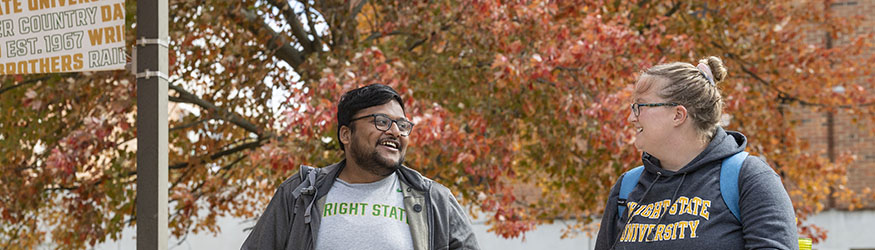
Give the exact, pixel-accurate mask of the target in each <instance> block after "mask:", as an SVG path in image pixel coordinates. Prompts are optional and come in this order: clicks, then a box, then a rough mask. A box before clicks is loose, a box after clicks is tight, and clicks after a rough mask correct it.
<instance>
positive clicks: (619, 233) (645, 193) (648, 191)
mask: <svg viewBox="0 0 875 250" xmlns="http://www.w3.org/2000/svg"><path fill="white" fill-rule="evenodd" d="M684 176H686V174H684ZM659 177H662V172H656V178H654V179H653V182H651V183H650V185H649V186H647V189H645V190H644V195H642V196H641V199H638V202H636V203H635V204H637V205H640V204H641V201H643V200H644V197H647V194H648V193H650V189H651V188H653V185H654V184H656V182H657V181H659ZM675 194H677V190H675ZM628 209H629V214H632V210H633V209H632V208H628ZM621 216H622V215H621ZM631 221H632V216H631V215H630V216H628V217H627V218H626V223H625V224H623V230H620V232H618V233H617V239H616V240H614V244H612V245H611V249H614V247H616V246H617V243H618V242H620V236H621V235H623V231H626V227H627V226H629V222H631Z"/></svg>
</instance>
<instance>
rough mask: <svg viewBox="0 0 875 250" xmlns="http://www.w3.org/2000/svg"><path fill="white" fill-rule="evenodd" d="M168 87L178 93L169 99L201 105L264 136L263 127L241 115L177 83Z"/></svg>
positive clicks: (223, 118) (247, 129) (224, 118)
mask: <svg viewBox="0 0 875 250" xmlns="http://www.w3.org/2000/svg"><path fill="white" fill-rule="evenodd" d="M169 87H170V89H173V90H174V91H176V93H178V94H179V96H178V97H170V100H172V101H174V102H180V103H191V104H194V105H197V106H199V107H201V108H203V109H205V110H207V111H209V112H213V113H214V114H216V116H218V117H221V118H222V120H226V121H229V122H231V123H233V124H235V125H237V126H240V127H241V128H243V129H245V130H246V131H249V132H252V133H255V134H257V135H258V136H259V137H263V136H265V135H264V130H263V129H261V128H258V127H257V126H255V124H252V123H251V122H249V121H247V120H246V119H243V118H242V117H240V116H238V115H237V114H236V113H233V112H228V111H226V110H224V109H221V108H219V107H217V106H216V105H214V104H212V103H209V102H207V101H204V100H203V99H201V98H199V97H197V96H195V95H194V94H191V93H189V92H188V91H186V90H185V89H183V88H182V87H179V86H177V85H174V84H170V85H169ZM268 134H270V133H268ZM267 136H272V135H267Z"/></svg>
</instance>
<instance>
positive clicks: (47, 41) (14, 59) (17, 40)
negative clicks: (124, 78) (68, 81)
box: [0, 0, 127, 75]
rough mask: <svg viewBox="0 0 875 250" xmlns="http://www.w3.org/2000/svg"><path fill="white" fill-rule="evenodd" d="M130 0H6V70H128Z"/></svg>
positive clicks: (2, 47)
mask: <svg viewBox="0 0 875 250" xmlns="http://www.w3.org/2000/svg"><path fill="white" fill-rule="evenodd" d="M126 57H127V56H126V53H125V2H124V0H0V75H14V74H42V73H59V72H75V71H97V70H118V69H124V67H125V63H126V61H127V59H126Z"/></svg>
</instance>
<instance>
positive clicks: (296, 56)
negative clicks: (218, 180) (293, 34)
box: [229, 8, 306, 68]
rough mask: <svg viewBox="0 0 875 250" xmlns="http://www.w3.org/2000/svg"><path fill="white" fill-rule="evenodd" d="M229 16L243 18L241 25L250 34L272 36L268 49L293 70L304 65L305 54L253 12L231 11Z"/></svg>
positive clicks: (243, 10)
mask: <svg viewBox="0 0 875 250" xmlns="http://www.w3.org/2000/svg"><path fill="white" fill-rule="evenodd" d="M229 14H230V15H231V16H235V17H242V19H244V20H245V21H244V22H243V23H241V25H242V26H243V27H244V28H246V29H248V30H249V31H250V32H252V33H254V34H261V32H264V33H266V34H268V35H269V36H270V38H269V41H268V42H267V44H266V45H267V48H268V49H269V50H272V51H276V53H275V54H274V56H276V57H277V58H279V59H281V60H283V61H286V63H288V64H289V65H290V66H292V68H297V67H298V66H300V65H301V64H302V63H304V59H305V58H306V55H305V54H303V53H302V52H301V51H298V49H295V47H292V45H291V44H290V43H289V40H288V39H286V38H285V37H284V36H283V35H282V34H279V33H277V32H276V31H274V30H273V28H271V27H270V25H268V24H267V23H265V22H264V20H263V19H262V18H261V17H259V16H258V15H257V14H255V12H254V11H252V10H247V9H243V8H237V10H233V9H232V10H229Z"/></svg>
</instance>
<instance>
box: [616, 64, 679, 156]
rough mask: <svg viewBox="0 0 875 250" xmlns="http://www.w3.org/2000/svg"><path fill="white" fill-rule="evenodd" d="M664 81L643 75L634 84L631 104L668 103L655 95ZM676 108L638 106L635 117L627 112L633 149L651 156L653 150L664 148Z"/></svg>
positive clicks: (632, 112)
mask: <svg viewBox="0 0 875 250" xmlns="http://www.w3.org/2000/svg"><path fill="white" fill-rule="evenodd" d="M665 81H666V80H665V79H662V78H660V77H654V76H649V75H644V76H642V77H640V78H639V79H638V82H636V83H635V93H634V94H633V95H632V102H633V103H636V104H665V103H667V102H668V101H666V100H665V99H663V98H662V97H659V95H658V94H657V93H658V92H659V91H660V90H661V89H662V88H663V86H664V85H665ZM675 109H676V106H672V105H665V106H638V114H637V116H636V114H635V112H634V111H633V110H629V118H628V121H629V122H630V123H631V124H632V127H633V128H634V129H635V147H636V148H638V149H639V150H641V151H644V152H648V153H651V154H653V151H655V149H657V148H659V147H661V146H664V144H665V139H666V138H668V136H671V128H672V120H673V117H674V115H675Z"/></svg>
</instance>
